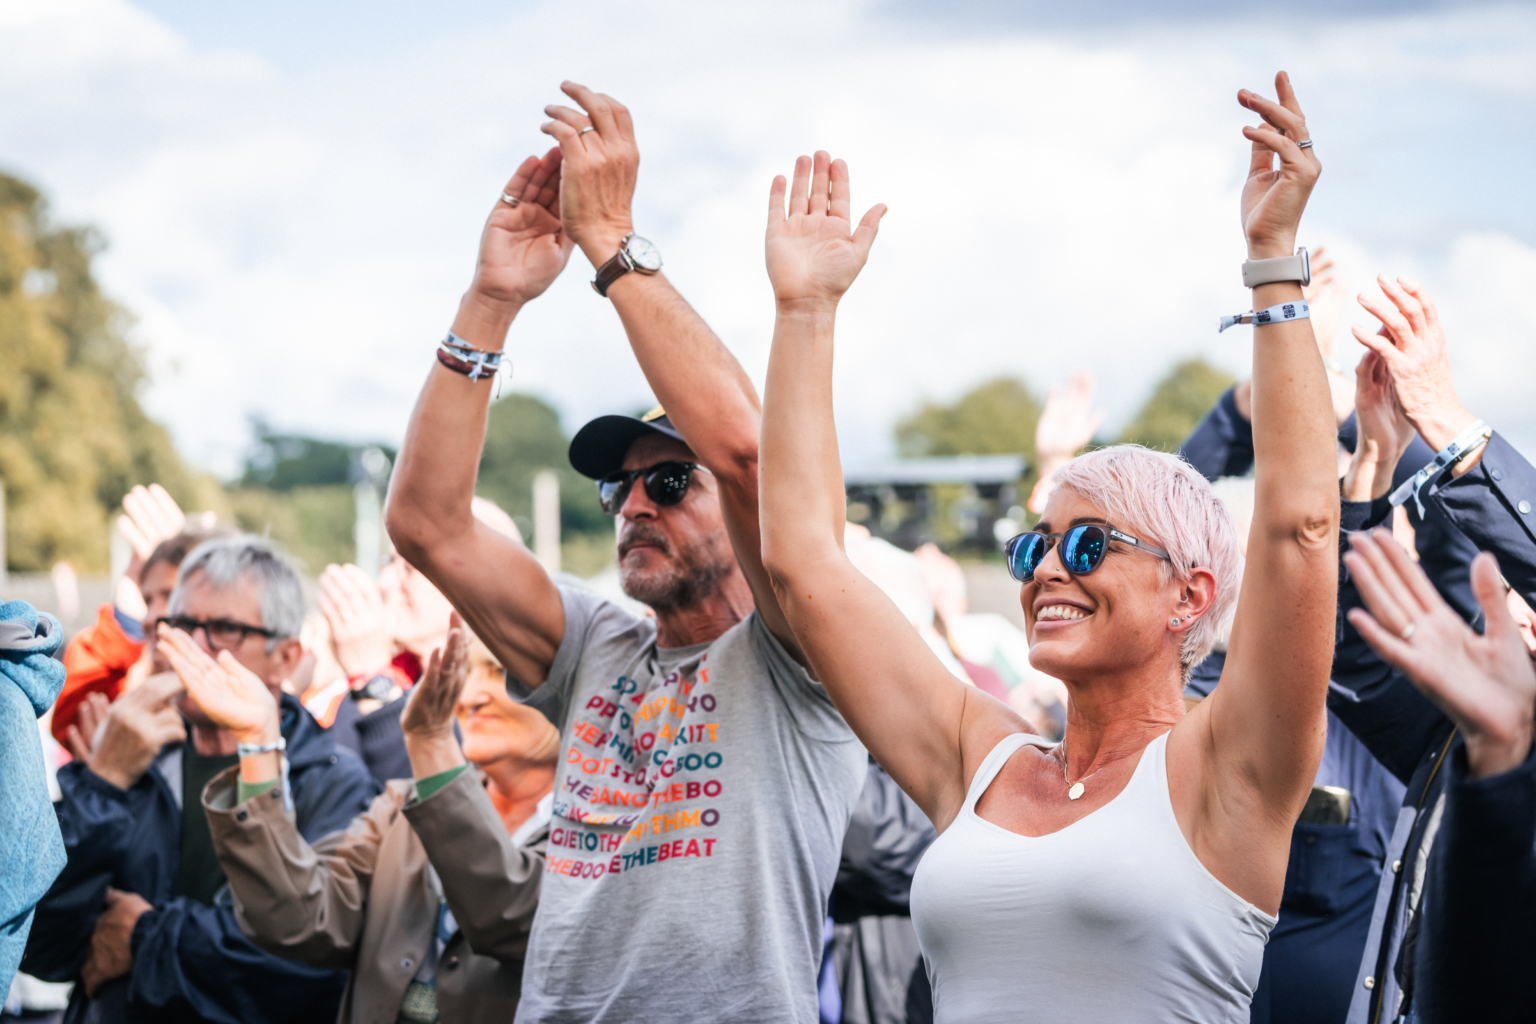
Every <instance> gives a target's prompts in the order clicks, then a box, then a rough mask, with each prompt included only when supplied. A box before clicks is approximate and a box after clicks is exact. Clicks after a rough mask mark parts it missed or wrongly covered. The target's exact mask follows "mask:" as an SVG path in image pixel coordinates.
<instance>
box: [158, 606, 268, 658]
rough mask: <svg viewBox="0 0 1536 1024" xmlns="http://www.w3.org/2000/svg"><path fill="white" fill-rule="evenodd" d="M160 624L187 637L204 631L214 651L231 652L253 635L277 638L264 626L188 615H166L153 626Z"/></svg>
mask: <svg viewBox="0 0 1536 1024" xmlns="http://www.w3.org/2000/svg"><path fill="white" fill-rule="evenodd" d="M161 623H164V624H165V625H167V626H170V627H171V628H172V629H179V630H181V631H182V632H183V633H185V634H187V636H193V635H194V634H196V633H197V631H198V630H200V629H201V630H203V631H205V632H206V633H207V634H208V646H209V647H212V648H213V649H214V650H216V651H232V650H234V649H235V648H236V647H239V646H240V645H241V644H243V643H245V638H246V637H248V636H250V635H251V634H253V633H254V634H255V635H257V636H263V637H266V638H267V639H268V640H271V639H272V638H273V637H275V636H277V634H276V633H274V632H273V631H272V630H270V629H267V628H266V627H265V626H250V625H247V624H246V623H244V622H236V621H234V620H233V619H194V618H192V617H191V616H190V615H167V616H163V617H161V618H158V619H156V620H155V625H157V626H158V625H160V624H161Z"/></svg>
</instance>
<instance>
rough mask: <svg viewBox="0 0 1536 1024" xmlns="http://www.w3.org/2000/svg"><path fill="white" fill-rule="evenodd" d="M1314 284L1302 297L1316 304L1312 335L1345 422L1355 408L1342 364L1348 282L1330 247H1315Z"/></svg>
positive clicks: (1336, 410) (1336, 415)
mask: <svg viewBox="0 0 1536 1024" xmlns="http://www.w3.org/2000/svg"><path fill="white" fill-rule="evenodd" d="M1311 256H1312V283H1311V284H1308V285H1307V286H1306V287H1304V288H1302V290H1301V295H1302V298H1304V299H1306V300H1307V305H1309V306H1311V307H1312V318H1311V323H1312V337H1314V338H1316V339H1317V350H1318V351H1319V352H1321V353H1322V354H1323V366H1325V367H1327V369H1328V390H1329V393H1330V394H1331V395H1332V397H1333V416H1334V419H1336V420H1338V421H1339V422H1340V423H1343V422H1344V421H1345V420H1347V419H1349V414H1350V413H1351V412H1352V411H1353V410H1354V408H1355V386H1354V382H1353V381H1351V380H1350V379H1349V378H1348V377H1347V376H1345V374H1344V367H1343V366H1341V365H1340V364H1339V318H1340V317H1341V316H1342V315H1343V313H1344V282H1343V281H1341V280H1340V279H1339V276H1338V274H1337V273H1336V272H1335V268H1336V261H1335V260H1334V258H1333V257H1332V256H1331V255H1329V253H1328V247H1327V246H1326V245H1320V246H1318V247H1317V248H1316V249H1314V250H1312V253H1311Z"/></svg>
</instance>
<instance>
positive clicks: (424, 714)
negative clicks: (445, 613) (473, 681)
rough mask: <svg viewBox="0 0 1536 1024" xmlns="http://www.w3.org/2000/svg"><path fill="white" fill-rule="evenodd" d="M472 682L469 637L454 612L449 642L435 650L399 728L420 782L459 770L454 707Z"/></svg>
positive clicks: (461, 755) (460, 758) (460, 757)
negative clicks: (440, 648)
mask: <svg viewBox="0 0 1536 1024" xmlns="http://www.w3.org/2000/svg"><path fill="white" fill-rule="evenodd" d="M468 679H469V634H468V632H467V631H466V630H465V628H464V620H463V619H461V618H459V614H458V613H457V612H454V613H453V614H452V615H451V616H449V618H448V641H447V643H446V644H444V646H443V649H442V650H439V651H433V652H432V656H431V658H429V659H428V660H427V669H426V671H425V672H423V673H422V675H421V680H420V681H419V682H417V684H416V685H415V686H414V687H412V688H411V695H410V698H409V699H408V700H407V701H406V702H405V710H404V711H402V712H401V713H400V728H401V730H402V731H403V732H404V733H405V752H406V754H407V755H408V756H409V757H410V759H411V773H412V774H413V775H414V776H415V777H416V778H418V779H425V778H428V777H430V776H433V775H437V774H440V773H442V772H445V771H448V770H449V769H450V768H456V767H458V766H459V765H461V764H463V763H464V752H463V751H462V750H461V749H460V748H459V743H458V741H457V740H456V739H454V736H453V714H454V708H456V707H457V706H458V703H459V695H460V694H462V693H463V692H464V683H465V682H466V681H467V680H468Z"/></svg>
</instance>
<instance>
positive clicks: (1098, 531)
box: [1003, 523, 1173, 583]
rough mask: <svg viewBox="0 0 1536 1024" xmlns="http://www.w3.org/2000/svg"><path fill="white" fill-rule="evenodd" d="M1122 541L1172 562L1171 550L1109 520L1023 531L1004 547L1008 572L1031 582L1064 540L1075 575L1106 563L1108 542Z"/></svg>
mask: <svg viewBox="0 0 1536 1024" xmlns="http://www.w3.org/2000/svg"><path fill="white" fill-rule="evenodd" d="M1112 540H1117V541H1119V542H1120V543H1122V544H1129V545H1131V546H1132V547H1134V548H1136V549H1138V550H1140V551H1145V552H1147V553H1148V554H1151V555H1156V556H1157V557H1158V558H1165V559H1167V560H1168V561H1170V562H1171V561H1173V559H1172V558H1171V557H1170V556H1169V554H1168V552H1166V551H1164V550H1163V549H1162V548H1160V547H1157V546H1156V545H1153V544H1148V543H1147V542H1146V541H1144V540H1137V539H1136V538H1135V537H1132V536H1131V535H1130V534H1128V533H1121V532H1120V531H1119V530H1117V529H1115V528H1114V527H1113V526H1110V525H1109V524H1108V523H1104V524H1103V525H1100V524H1098V523H1080V524H1079V525H1077V526H1074V527H1072V528H1071V529H1070V530H1064V531H1063V532H1061V533H1036V532H1033V531H1031V532H1030V533H1021V534H1019V535H1018V536H1017V537H1014V538H1013V539H1012V540H1010V541H1009V542H1008V544H1007V545H1006V546H1005V547H1004V548H1003V550H1004V552H1006V554H1007V556H1008V575H1010V576H1012V577H1013V578H1014V579H1016V580H1018V581H1019V582H1020V583H1029V582H1032V581H1033V580H1034V578H1035V570H1036V569H1038V568H1040V563H1041V562H1042V561H1044V560H1045V553H1046V552H1047V551H1049V550H1051V548H1053V547H1055V546H1056V544H1057V542H1058V541H1059V542H1060V543H1061V564H1062V566H1063V567H1064V568H1065V569H1066V570H1067V572H1069V573H1071V574H1072V575H1073V576H1087V575H1088V574H1089V573H1091V572H1093V571H1094V570H1095V569H1097V568H1098V567H1099V566H1101V565H1103V564H1104V556H1105V555H1107V554H1108V553H1109V542H1110V541H1112Z"/></svg>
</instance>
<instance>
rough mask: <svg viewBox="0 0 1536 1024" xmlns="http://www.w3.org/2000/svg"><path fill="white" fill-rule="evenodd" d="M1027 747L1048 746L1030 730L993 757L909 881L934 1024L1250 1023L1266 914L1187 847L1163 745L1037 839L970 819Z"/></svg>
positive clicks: (1164, 740)
mask: <svg viewBox="0 0 1536 1024" xmlns="http://www.w3.org/2000/svg"><path fill="white" fill-rule="evenodd" d="M1025 744H1033V745H1034V746H1037V747H1041V748H1046V749H1048V748H1050V747H1051V744H1050V743H1048V742H1047V741H1045V740H1043V739H1041V738H1040V737H1038V736H1032V735H1029V734H1027V733H1015V734H1013V735H1012V736H1008V737H1006V738H1004V739H1003V741H1002V742H1001V743H999V744H998V745H997V746H995V747H993V748H992V752H991V753H990V754H988V755H987V758H986V760H985V761H983V762H982V763H981V767H980V768H978V769H977V770H976V778H975V780H974V781H972V782H971V789H970V792H968V793H967V794H966V795H965V806H964V807H963V808H962V809H961V811H960V815H959V817H957V818H956V819H955V821H954V823H953V824H952V825H950V826H949V828H948V829H946V830H945V832H944V834H943V835H941V836H939V838H938V839H937V840H936V841H935V842H934V844H933V845H932V846H930V847H928V852H927V853H925V854H924V855H923V859H922V861H921V863H919V864H918V866H917V872H916V874H915V875H914V876H913V879H912V923H913V925H915V926H916V928H917V937H918V941H919V942H920V943H921V944H922V947H923V957H924V959H925V960H926V962H927V965H928V978H929V981H931V982H932V984H933V1002H934V1020H935V1022H936V1024H962V1022H963V1024H985V1022H991V1021H998V1022H1002V1021H1007V1022H1010V1024H1012V1022H1016V1021H1029V1022H1052V1021H1060V1022H1063V1024H1066V1022H1071V1024H1126V1022H1131V1021H1138V1022H1139V1021H1149V1022H1150V1021H1158V1022H1162V1021H1192V1022H1199V1024H1217V1022H1230V1024H1247V1021H1248V1004H1249V1002H1250V1001H1251V1000H1252V999H1253V990H1254V988H1255V987H1256V986H1257V985H1258V983H1259V968H1260V966H1261V962H1262V961H1263V958H1264V943H1265V942H1266V941H1268V939H1269V930H1270V929H1271V928H1273V927H1274V926H1275V918H1274V917H1272V916H1270V915H1269V914H1266V913H1264V912H1263V911H1262V910H1260V909H1258V908H1257V907H1255V906H1253V904H1251V903H1249V902H1248V901H1247V900H1245V899H1243V898H1242V897H1240V896H1238V895H1237V894H1236V893H1234V892H1233V891H1232V890H1231V889H1228V888H1227V887H1226V886H1225V885H1223V884H1221V882H1219V881H1217V880H1216V877H1215V876H1214V875H1212V874H1211V873H1210V872H1209V871H1207V870H1206V869H1205V866H1204V865H1203V864H1201V863H1200V860H1199V858H1197V857H1196V856H1195V852H1194V851H1193V850H1191V849H1190V848H1189V843H1188V842H1186V841H1185V839H1184V833H1183V832H1182V831H1180V830H1179V823H1178V821H1177V819H1175V818H1174V816H1173V801H1172V800H1171V799H1170V798H1169V796H1168V759H1167V748H1168V734H1167V733H1164V734H1163V735H1162V736H1159V737H1158V738H1157V739H1155V740H1153V741H1152V742H1151V743H1149V744H1147V747H1146V749H1145V750H1143V751H1142V755H1141V760H1140V761H1139V762H1138V763H1137V765H1136V771H1135V773H1134V774H1132V776H1131V780H1130V782H1128V783H1126V786H1125V789H1123V790H1122V791H1121V792H1120V795H1119V796H1117V797H1115V798H1114V799H1113V800H1111V801H1110V802H1109V803H1107V804H1105V805H1104V806H1103V807H1100V808H1099V809H1098V810H1096V811H1094V812H1092V813H1091V814H1089V815H1088V816H1087V817H1085V818H1082V819H1081V820H1079V821H1075V822H1073V823H1072V824H1071V825H1068V826H1067V827H1066V828H1064V829H1062V830H1060V831H1059V832H1053V833H1051V834H1050V835H1046V836H1038V837H1030V836H1022V835H1019V834H1018V833H1016V832H1010V831H1008V830H1007V829H1005V828H1003V827H1002V826H1000V825H995V824H993V823H992V822H990V821H986V820H985V819H983V818H982V817H981V816H980V815H978V814H977V813H976V801H977V800H978V799H979V798H980V797H981V794H982V793H984V792H986V789H987V787H988V786H989V785H991V784H992V780H993V779H994V778H996V777H997V773H998V772H999V771H1000V770H1001V769H1002V767H1003V764H1004V763H1005V762H1006V761H1007V760H1008V758H1009V757H1011V756H1012V755H1013V753H1014V752H1015V751H1017V750H1018V749H1019V748H1020V747H1022V746H1024V745H1025Z"/></svg>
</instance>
